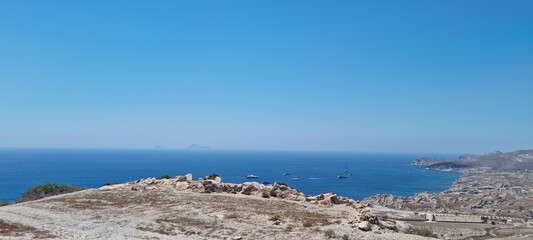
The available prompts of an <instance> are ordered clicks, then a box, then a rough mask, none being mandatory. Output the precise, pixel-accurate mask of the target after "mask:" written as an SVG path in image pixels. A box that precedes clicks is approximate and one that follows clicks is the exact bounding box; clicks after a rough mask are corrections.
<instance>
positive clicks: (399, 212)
mask: <svg viewBox="0 0 533 240" xmlns="http://www.w3.org/2000/svg"><path fill="white" fill-rule="evenodd" d="M412 165H415V166H417V167H420V168H425V169H430V170H435V171H455V172H460V173H461V174H462V176H461V177H460V178H459V179H458V180H456V181H455V182H454V183H453V184H452V186H451V187H450V188H449V189H447V190H445V191H443V192H439V193H427V192H422V193H417V194H415V195H414V196H395V195H390V194H379V195H376V196H372V197H369V198H366V199H364V200H363V201H362V203H364V204H365V206H369V207H370V209H373V210H371V212H373V213H375V214H376V215H378V216H379V217H380V218H397V219H398V218H403V219H405V220H407V221H409V220H412V221H427V220H433V221H437V222H439V224H440V225H438V226H440V227H447V226H449V225H452V224H454V223H457V222H462V223H463V226H467V227H468V226H472V229H475V230H476V231H474V233H472V231H470V230H472V229H468V230H469V231H467V232H468V233H464V234H463V233H461V234H460V235H457V236H452V235H447V237H446V238H449V239H462V238H464V237H466V236H469V237H470V238H473V239H478V238H479V239H491V238H493V237H496V236H497V234H496V233H495V229H499V230H501V229H505V231H506V234H507V236H508V237H509V236H516V237H521V236H523V235H527V236H530V237H533V228H532V227H533V172H531V171H530V170H529V169H533V150H519V151H514V152H509V153H502V152H498V151H496V152H491V153H487V154H482V155H472V154H465V155H462V156H460V157H459V159H457V160H452V161H450V160H444V159H440V158H420V159H416V160H414V161H413V162H412ZM530 166H531V168H530ZM389 210H390V211H389ZM428 216H430V217H428ZM479 223H481V224H482V225H475V224H479ZM468 224H472V225H468ZM483 224H484V225H483ZM435 226H437V225H435Z"/></svg>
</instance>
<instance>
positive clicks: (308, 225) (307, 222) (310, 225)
mask: <svg viewBox="0 0 533 240" xmlns="http://www.w3.org/2000/svg"><path fill="white" fill-rule="evenodd" d="M303 226H304V227H307V228H308V227H312V226H313V222H311V221H305V222H304V224H303Z"/></svg>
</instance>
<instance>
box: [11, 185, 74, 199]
mask: <svg viewBox="0 0 533 240" xmlns="http://www.w3.org/2000/svg"><path fill="white" fill-rule="evenodd" d="M83 189H84V188H82V187H76V186H70V185H62V184H55V183H45V184H39V185H35V186H33V187H31V188H29V189H28V190H26V191H25V192H23V193H22V194H21V197H20V199H18V200H17V202H26V201H33V200H37V199H41V198H45V197H50V196H54V195H59V194H65V193H71V192H77V191H80V190H83Z"/></svg>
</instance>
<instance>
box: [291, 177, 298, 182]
mask: <svg viewBox="0 0 533 240" xmlns="http://www.w3.org/2000/svg"><path fill="white" fill-rule="evenodd" d="M291 180H293V181H300V179H299V178H297V177H295V178H293V179H291Z"/></svg>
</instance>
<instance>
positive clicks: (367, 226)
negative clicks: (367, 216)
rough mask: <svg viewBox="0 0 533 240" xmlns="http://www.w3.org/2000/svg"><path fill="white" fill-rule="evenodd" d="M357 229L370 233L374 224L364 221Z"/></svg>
mask: <svg viewBox="0 0 533 240" xmlns="http://www.w3.org/2000/svg"><path fill="white" fill-rule="evenodd" d="M357 228H359V229H361V230H363V231H370V230H372V224H371V223H369V222H367V221H362V222H360V223H358V224H357Z"/></svg>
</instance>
